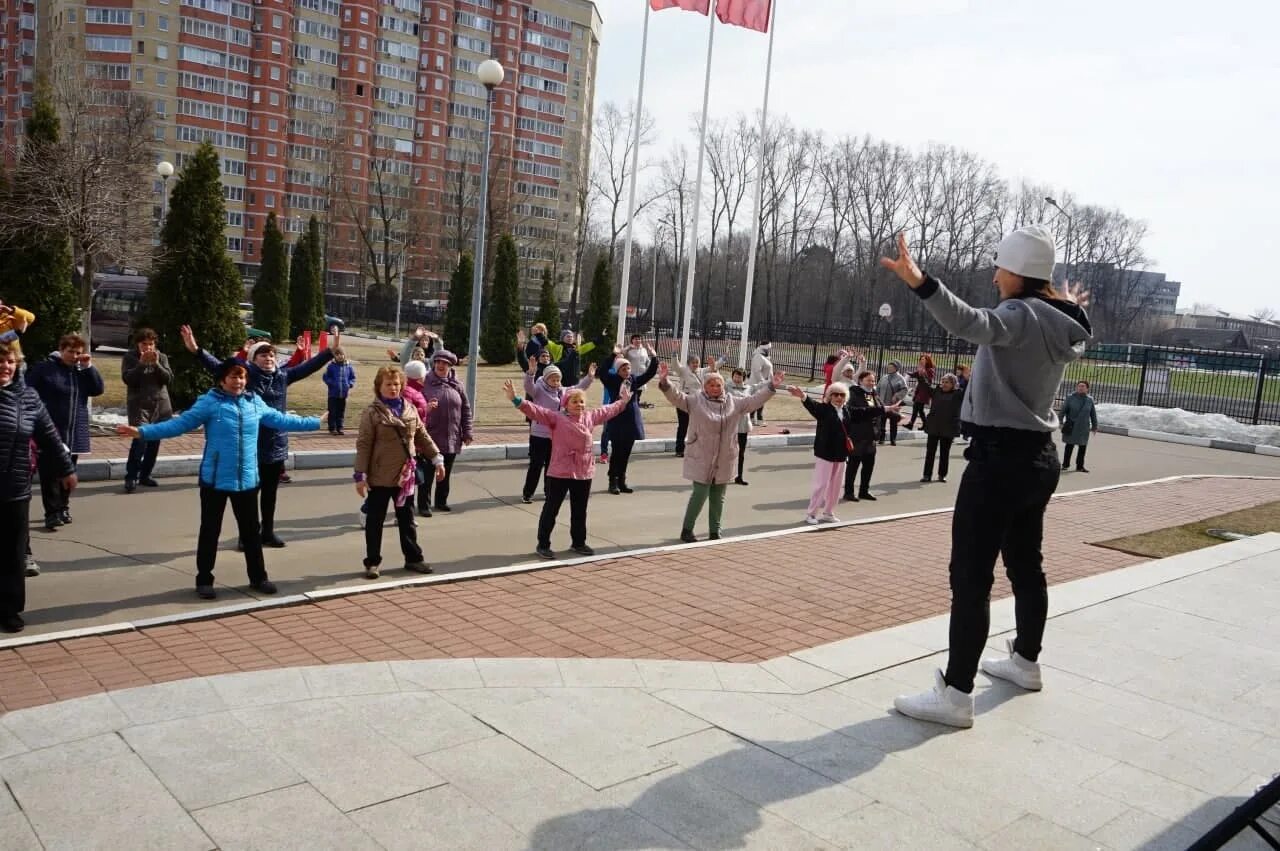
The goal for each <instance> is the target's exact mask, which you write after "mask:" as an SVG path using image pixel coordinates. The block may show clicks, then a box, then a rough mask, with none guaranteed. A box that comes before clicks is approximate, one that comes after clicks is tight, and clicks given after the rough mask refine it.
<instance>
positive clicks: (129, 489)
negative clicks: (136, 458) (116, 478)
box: [124, 479, 138, 493]
mask: <svg viewBox="0 0 1280 851" xmlns="http://www.w3.org/2000/svg"><path fill="white" fill-rule="evenodd" d="M137 489H138V483H137V482H136V481H134V480H133V479H125V480H124V492H125V493H133V492H134V491H136V490H137Z"/></svg>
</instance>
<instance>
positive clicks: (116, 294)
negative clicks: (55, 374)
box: [89, 274, 147, 351]
mask: <svg viewBox="0 0 1280 851" xmlns="http://www.w3.org/2000/svg"><path fill="white" fill-rule="evenodd" d="M95 283H96V284H97V286H96V287H94V290H93V299H92V301H91V302H90V310H89V345H90V348H91V349H93V350H95V351H96V350H97V348H98V347H99V346H112V347H114V348H118V349H127V348H129V335H130V334H131V333H132V332H133V325H134V321H135V319H136V317H137V315H138V314H139V313H141V312H142V307H143V303H144V302H145V301H146V298H147V279H146V278H144V277H142V276H141V275H107V274H100V275H98V276H97V277H96V280H95Z"/></svg>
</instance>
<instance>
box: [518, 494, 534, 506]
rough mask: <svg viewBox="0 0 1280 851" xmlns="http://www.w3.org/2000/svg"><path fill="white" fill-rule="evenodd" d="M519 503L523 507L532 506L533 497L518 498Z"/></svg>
mask: <svg viewBox="0 0 1280 851" xmlns="http://www.w3.org/2000/svg"><path fill="white" fill-rule="evenodd" d="M520 501H521V502H523V503H524V504H525V505H533V497H531V496H522V497H520Z"/></svg>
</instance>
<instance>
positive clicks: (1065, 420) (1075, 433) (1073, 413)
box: [1062, 393, 1098, 446]
mask: <svg viewBox="0 0 1280 851" xmlns="http://www.w3.org/2000/svg"><path fill="white" fill-rule="evenodd" d="M1068 425H1070V426H1071V430H1070V431H1068V430H1067V426H1068ZM1097 427H1098V406H1097V405H1095V404H1094V403H1093V397H1092V396H1090V395H1089V394H1087V393H1086V394H1084V395H1083V396H1082V395H1080V394H1079V393H1072V394H1071V395H1070V396H1068V397H1067V398H1066V399H1064V400H1063V402H1062V442H1063V443H1069V444H1071V445H1072V446H1087V445H1088V443H1089V434H1090V432H1092V431H1093V430H1094V429H1095V428H1097Z"/></svg>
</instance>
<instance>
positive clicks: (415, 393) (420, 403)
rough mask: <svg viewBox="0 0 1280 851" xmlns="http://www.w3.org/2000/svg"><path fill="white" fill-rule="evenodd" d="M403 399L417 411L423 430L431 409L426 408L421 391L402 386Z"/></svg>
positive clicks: (425, 398)
mask: <svg viewBox="0 0 1280 851" xmlns="http://www.w3.org/2000/svg"><path fill="white" fill-rule="evenodd" d="M404 398H405V401H407V402H408V403H409V404H411V405H413V407H415V408H417V409H418V417H419V418H420V419H421V420H422V426H423V428H426V425H427V415H428V414H430V413H431V409H430V408H428V407H427V397H426V396H423V395H422V391H421V390H418V389H417V388H415V387H413V386H412V385H410V384H406V385H405V386H404Z"/></svg>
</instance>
